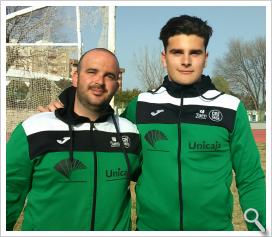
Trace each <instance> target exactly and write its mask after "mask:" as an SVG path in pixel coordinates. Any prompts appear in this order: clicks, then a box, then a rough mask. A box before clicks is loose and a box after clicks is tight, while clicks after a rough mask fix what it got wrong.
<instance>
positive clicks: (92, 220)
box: [90, 122, 97, 231]
mask: <svg viewBox="0 0 272 237" xmlns="http://www.w3.org/2000/svg"><path fill="white" fill-rule="evenodd" d="M90 124H91V128H90V133H91V137H92V134H93V129H94V123H93V122H91V123H90ZM93 177H94V179H93V204H92V207H93V208H92V217H91V230H92V231H94V224H95V209H96V193H97V154H96V151H95V150H94V175H93Z"/></svg>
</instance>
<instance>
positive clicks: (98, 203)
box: [6, 48, 140, 231]
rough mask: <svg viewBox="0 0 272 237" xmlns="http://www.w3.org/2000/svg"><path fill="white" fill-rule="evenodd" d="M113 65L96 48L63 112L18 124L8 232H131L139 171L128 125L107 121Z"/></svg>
mask: <svg viewBox="0 0 272 237" xmlns="http://www.w3.org/2000/svg"><path fill="white" fill-rule="evenodd" d="M118 76H119V63H118V60H117V58H116V56H115V55H114V54H113V53H111V52H110V51H108V50H106V49H102V48H96V49H92V50H89V51H88V52H86V53H85V54H84V55H82V57H81V58H80V60H79V64H78V68H77V72H75V73H74V74H73V78H72V83H73V86H74V87H75V88H76V89H75V90H74V89H72V88H71V89H70V90H67V91H65V92H64V93H62V94H61V96H60V97H61V100H62V101H63V103H64V108H60V109H57V110H56V111H55V112H47V113H39V114H37V115H34V116H32V117H30V118H28V119H27V120H25V121H24V122H22V123H21V124H19V125H18V126H17V127H16V129H15V130H14V132H13V134H12V135H11V137H10V139H9V141H8V143H7V158H6V171H7V172H6V177H7V179H6V184H7V186H6V188H7V190H6V191H7V198H6V214H7V220H6V223H7V230H12V229H13V227H14V225H15V223H16V220H17V218H18V216H19V214H20V212H21V211H22V209H23V206H24V204H25V201H26V199H27V202H26V207H25V209H24V222H23V226H22V230H39V231H47V230H56V231H66V230H70V231H87V230H101V231H102V230H130V228H131V219H130V209H131V197H130V191H129V183H130V180H131V179H133V180H135V179H136V178H137V177H136V176H137V172H138V168H139V163H140V159H139V152H140V139H139V133H138V130H137V128H136V126H135V125H134V124H132V123H131V122H129V121H128V120H126V119H124V118H120V117H117V116H115V115H114V111H113V109H112V108H111V107H110V105H109V102H110V100H111V98H112V97H113V95H114V94H115V93H116V91H117V89H118V86H119V85H118Z"/></svg>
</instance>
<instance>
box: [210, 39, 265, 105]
mask: <svg viewBox="0 0 272 237" xmlns="http://www.w3.org/2000/svg"><path fill="white" fill-rule="evenodd" d="M265 52H266V49H265V39H264V38H256V39H255V40H253V41H248V42H247V41H241V40H237V39H235V40H231V41H230V43H229V51H228V53H227V54H226V55H225V56H224V57H223V58H221V59H217V61H216V70H215V74H216V75H221V76H223V77H224V78H225V79H226V80H227V81H229V85H230V88H231V90H232V91H233V92H235V93H237V94H241V95H244V96H245V97H249V98H251V99H252V101H253V103H254V105H255V109H256V110H264V109H265V94H266V91H265V80H266V77H265V68H266V58H265V56H266V54H265Z"/></svg>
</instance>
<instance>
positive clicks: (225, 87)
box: [212, 76, 231, 94]
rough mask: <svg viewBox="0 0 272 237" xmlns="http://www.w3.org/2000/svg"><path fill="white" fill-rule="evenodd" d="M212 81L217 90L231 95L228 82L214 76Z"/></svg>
mask: <svg viewBox="0 0 272 237" xmlns="http://www.w3.org/2000/svg"><path fill="white" fill-rule="evenodd" d="M212 81H213V84H214V85H215V87H216V89H217V90H219V91H222V92H225V93H226V94H231V91H230V88H229V82H228V81H227V80H225V79H224V77H222V76H215V77H213V78H212Z"/></svg>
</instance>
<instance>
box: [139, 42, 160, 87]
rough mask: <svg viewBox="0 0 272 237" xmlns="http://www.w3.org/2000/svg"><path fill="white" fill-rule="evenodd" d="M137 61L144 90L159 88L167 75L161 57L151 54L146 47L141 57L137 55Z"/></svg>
mask: <svg viewBox="0 0 272 237" xmlns="http://www.w3.org/2000/svg"><path fill="white" fill-rule="evenodd" d="M156 52H159V51H156ZM135 59H136V70H137V72H138V74H139V79H140V81H141V84H142V85H143V87H144V89H145V90H152V89H155V88H157V87H159V86H160V85H161V83H162V81H163V78H164V75H165V71H164V68H163V66H162V63H161V61H160V57H159V55H157V54H156V53H154V52H153V53H151V52H150V51H149V50H148V48H147V47H145V49H144V51H143V53H142V54H141V55H135Z"/></svg>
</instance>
